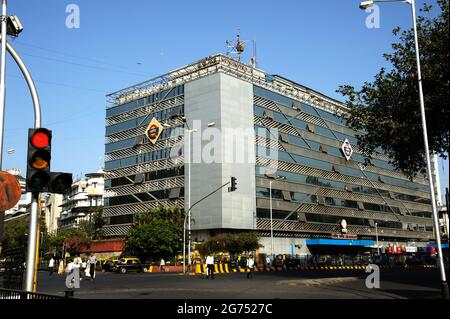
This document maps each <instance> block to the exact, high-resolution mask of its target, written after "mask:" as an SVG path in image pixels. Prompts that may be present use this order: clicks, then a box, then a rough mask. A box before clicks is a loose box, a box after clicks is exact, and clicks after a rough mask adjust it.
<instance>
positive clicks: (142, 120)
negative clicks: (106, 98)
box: [105, 105, 184, 136]
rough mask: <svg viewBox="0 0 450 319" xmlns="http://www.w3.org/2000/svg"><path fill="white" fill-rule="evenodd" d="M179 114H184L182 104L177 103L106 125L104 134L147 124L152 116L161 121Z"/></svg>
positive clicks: (107, 134)
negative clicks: (173, 105)
mask: <svg viewBox="0 0 450 319" xmlns="http://www.w3.org/2000/svg"><path fill="white" fill-rule="evenodd" d="M181 114H184V105H178V106H175V107H171V108H168V109H164V110H161V111H158V112H153V113H150V114H147V115H145V116H140V117H137V118H134V119H131V120H128V121H125V122H121V123H118V124H114V125H111V126H107V127H106V133H105V134H106V136H109V135H111V134H114V133H117V132H121V131H125V130H128V129H130V128H135V127H138V126H143V125H148V124H149V123H150V121H151V120H152V119H153V118H156V119H157V120H158V121H160V122H161V121H164V120H167V119H170V118H173V117H175V116H177V115H181Z"/></svg>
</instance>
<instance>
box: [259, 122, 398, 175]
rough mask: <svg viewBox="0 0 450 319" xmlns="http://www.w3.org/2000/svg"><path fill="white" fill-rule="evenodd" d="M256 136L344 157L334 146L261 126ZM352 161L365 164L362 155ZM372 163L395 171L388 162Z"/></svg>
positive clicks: (355, 155)
mask: <svg viewBox="0 0 450 319" xmlns="http://www.w3.org/2000/svg"><path fill="white" fill-rule="evenodd" d="M305 130H306V129H305ZM255 135H257V136H260V137H264V138H267V139H271V140H279V141H281V142H284V143H288V144H293V145H296V146H299V147H302V148H306V149H310V150H314V151H321V152H323V153H327V154H330V155H334V156H337V157H342V156H343V155H342V151H341V149H340V148H338V147H336V146H334V145H328V144H320V143H318V142H315V141H311V140H309V139H304V138H301V137H299V136H295V135H291V134H287V133H281V132H278V134H277V135H276V134H273V133H271V132H270V131H268V130H267V128H265V127H263V126H260V125H255ZM341 137H342V142H343V141H344V140H345V136H344V135H342V134H341ZM347 139H348V138H347ZM349 141H350V140H349ZM350 143H352V142H351V141H350ZM352 160H354V161H357V162H361V163H364V162H365V157H364V156H363V155H361V154H358V153H353V154H352ZM371 162H372V164H373V165H375V166H377V167H382V168H385V169H390V170H393V169H394V166H392V164H390V163H388V162H386V161H383V160H379V159H372V160H371Z"/></svg>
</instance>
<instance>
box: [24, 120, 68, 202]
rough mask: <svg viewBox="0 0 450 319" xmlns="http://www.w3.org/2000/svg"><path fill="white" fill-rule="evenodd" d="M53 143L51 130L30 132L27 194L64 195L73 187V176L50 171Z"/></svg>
mask: <svg viewBox="0 0 450 319" xmlns="http://www.w3.org/2000/svg"><path fill="white" fill-rule="evenodd" d="M51 142H52V131H50V130H49V129H46V128H38V129H29V130H28V157H27V180H26V190H27V192H33V193H43V192H45V193H55V194H62V193H65V192H66V191H67V190H68V189H70V187H71V185H72V174H69V173H61V172H51V171H50V161H51V158H52V156H51Z"/></svg>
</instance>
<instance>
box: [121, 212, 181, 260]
mask: <svg viewBox="0 0 450 319" xmlns="http://www.w3.org/2000/svg"><path fill="white" fill-rule="evenodd" d="M183 223H184V209H182V208H180V207H178V206H176V205H175V206H172V207H164V206H158V207H156V208H154V209H151V210H150V211H148V212H146V213H142V214H139V215H136V216H135V219H134V223H133V227H132V228H131V229H130V231H129V233H128V239H127V243H126V245H125V250H126V251H127V252H128V253H130V254H133V255H137V256H138V257H139V258H140V259H142V260H145V259H146V258H148V257H151V258H160V257H162V258H169V257H172V256H174V255H176V254H177V253H178V252H179V251H181V249H182V246H183V244H182V242H181V238H183Z"/></svg>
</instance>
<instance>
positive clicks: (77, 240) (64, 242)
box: [48, 228, 90, 256]
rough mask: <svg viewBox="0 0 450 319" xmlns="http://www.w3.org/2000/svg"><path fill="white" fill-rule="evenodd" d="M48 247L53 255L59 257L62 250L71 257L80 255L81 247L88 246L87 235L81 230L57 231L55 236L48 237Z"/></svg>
mask: <svg viewBox="0 0 450 319" xmlns="http://www.w3.org/2000/svg"><path fill="white" fill-rule="evenodd" d="M48 240H49V244H48V245H49V247H50V248H52V249H53V251H54V253H56V254H58V255H60V254H62V253H63V246H64V250H65V251H66V252H68V253H69V254H70V255H71V256H74V255H78V254H80V250H81V248H82V247H83V246H89V244H90V238H89V235H88V234H87V233H86V232H85V231H83V230H82V229H77V228H71V229H64V230H60V231H58V233H57V234H54V235H50V236H49V239H48Z"/></svg>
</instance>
